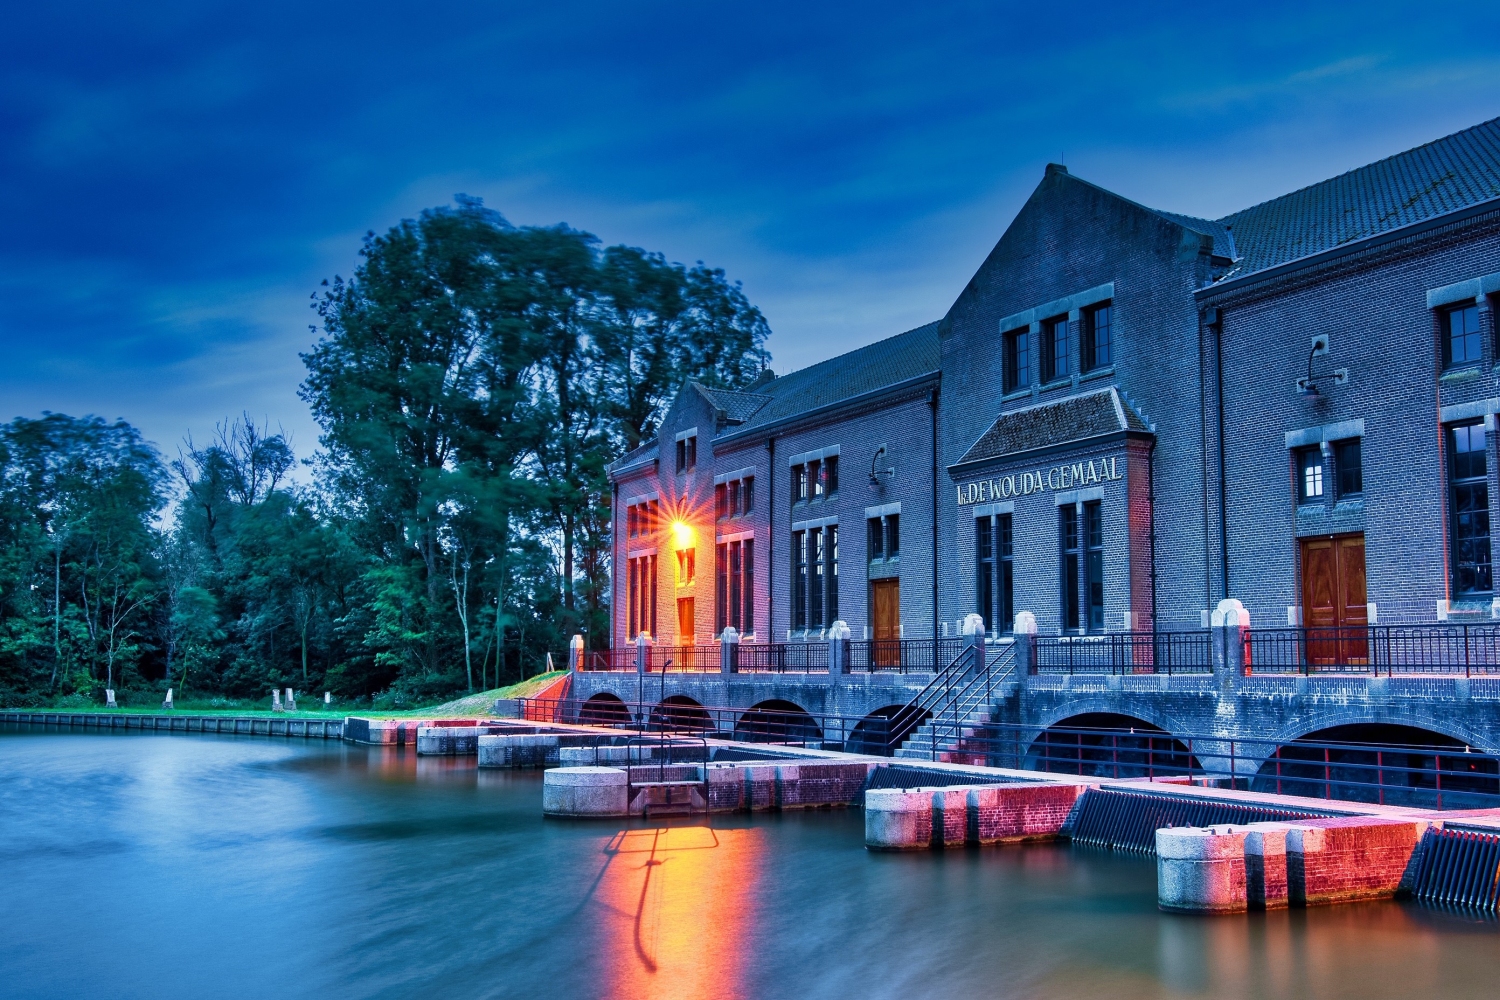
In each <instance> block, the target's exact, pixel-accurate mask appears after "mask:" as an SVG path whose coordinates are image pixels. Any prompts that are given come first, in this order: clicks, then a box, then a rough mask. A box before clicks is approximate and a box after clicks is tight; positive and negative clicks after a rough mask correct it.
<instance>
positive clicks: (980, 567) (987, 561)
mask: <svg viewBox="0 0 1500 1000" xmlns="http://www.w3.org/2000/svg"><path fill="white" fill-rule="evenodd" d="M974 550H975V553H976V555H977V560H976V562H977V567H976V572H975V584H976V586H975V604H976V610H977V611H978V612H979V617H981V618H983V619H984V630H985V632H991V631H993V630H994V620H993V618H994V609H995V532H994V522H993V521H992V519H990V518H988V517H981V518H977V519H975V521H974Z"/></svg>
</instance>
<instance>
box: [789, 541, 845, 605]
mask: <svg viewBox="0 0 1500 1000" xmlns="http://www.w3.org/2000/svg"><path fill="white" fill-rule="evenodd" d="M838 616H839V529H838V525H836V524H829V525H825V526H822V527H817V528H808V529H806V530H804V531H794V532H792V630H793V631H801V630H803V629H823V628H827V627H828V626H829V625H832V624H833V623H834V621H836V620H837V619H838Z"/></svg>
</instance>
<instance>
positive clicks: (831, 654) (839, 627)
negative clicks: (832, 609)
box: [828, 619, 851, 684]
mask: <svg viewBox="0 0 1500 1000" xmlns="http://www.w3.org/2000/svg"><path fill="white" fill-rule="evenodd" d="M850 638H851V633H850V631H849V626H848V624H847V623H845V622H844V621H843V619H840V620H838V621H836V622H834V623H833V624H832V625H830V626H829V627H828V683H829V684H837V683H838V678H839V675H840V674H847V673H848V672H849V640H850Z"/></svg>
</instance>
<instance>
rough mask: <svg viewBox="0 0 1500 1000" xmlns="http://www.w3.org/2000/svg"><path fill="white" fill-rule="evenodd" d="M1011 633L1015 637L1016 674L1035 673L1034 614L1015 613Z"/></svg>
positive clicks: (1025, 612) (1028, 674)
mask: <svg viewBox="0 0 1500 1000" xmlns="http://www.w3.org/2000/svg"><path fill="white" fill-rule="evenodd" d="M1011 634H1012V635H1014V636H1015V638H1016V676H1017V677H1028V676H1033V675H1035V674H1036V615H1034V614H1032V613H1031V612H1030V611H1021V612H1018V613H1017V614H1016V622H1015V625H1013V626H1012V627H1011Z"/></svg>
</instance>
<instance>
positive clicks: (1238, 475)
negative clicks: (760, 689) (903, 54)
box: [610, 119, 1500, 646]
mask: <svg viewBox="0 0 1500 1000" xmlns="http://www.w3.org/2000/svg"><path fill="white" fill-rule="evenodd" d="M1496 295H1500V119H1496V120H1493V121H1489V122H1486V123H1483V124H1481V125H1477V126H1475V127H1473V128H1471V129H1468V130H1466V131H1464V132H1460V133H1457V134H1455V135H1452V136H1448V137H1447V138H1444V139H1440V140H1438V141H1436V142H1433V143H1430V144H1428V145H1426V146H1422V147H1419V148H1417V149H1414V150H1410V151H1408V152H1405V153H1401V154H1399V155H1397V156H1394V157H1391V158H1389V159H1387V160H1383V161H1380V162H1379V163H1375V164H1371V165H1369V166H1367V167H1362V168H1360V169H1358V170H1354V171H1351V172H1350V173H1347V174H1344V175H1342V176H1340V177H1336V178H1333V179H1331V180H1328V181H1324V182H1322V183H1320V184H1315V185H1312V186H1311V187H1308V188H1305V189H1303V190H1301V191H1297V192H1294V193H1292V194H1289V195H1285V196H1283V197H1281V198H1277V199H1274V200H1272V201H1269V202H1266V203H1264V204H1262V205H1257V206H1254V207H1252V208H1248V209H1246V210H1244V211H1241V212H1237V213H1235V214H1233V215H1231V216H1228V217H1226V218H1223V219H1218V220H1207V219H1195V218H1189V217H1187V216H1183V215H1177V214H1173V213H1170V212H1164V211H1158V210H1155V209H1150V208H1146V207H1144V206H1142V205H1139V204H1136V203H1135V202H1132V201H1130V200H1128V199H1126V198H1123V197H1121V196H1120V195H1117V194H1114V193H1112V192H1109V191H1106V190H1104V189H1102V188H1099V187H1097V186H1095V185H1093V184H1090V183H1088V182H1087V181H1085V180H1082V179H1080V178H1077V177H1074V176H1072V175H1071V174H1070V173H1069V172H1068V171H1067V170H1066V169H1065V168H1064V167H1061V166H1057V165H1049V166H1048V167H1047V169H1046V172H1045V174H1044V176H1043V178H1042V180H1041V183H1040V184H1039V185H1038V186H1037V188H1036V190H1035V191H1034V192H1033V193H1032V195H1031V197H1030V198H1029V199H1028V200H1027V202H1026V204H1025V205H1024V206H1023V207H1022V208H1021V210H1020V212H1019V213H1018V214H1017V216H1016V218H1015V220H1014V221H1013V222H1012V223H1011V225H1010V227H1009V228H1008V229H1007V230H1006V231H1005V233H1004V235H1003V236H1001V238H1000V240H999V242H998V243H997V244H996V246H995V247H994V249H993V250H992V251H991V252H990V254H989V256H988V257H987V258H986V260H985V261H984V262H983V263H982V264H981V265H980V267H979V269H978V271H977V272H976V273H975V274H974V276H973V278H972V279H971V280H970V281H969V283H968V285H967V286H966V287H965V289H964V291H963V293H962V294H961V295H960V296H959V297H958V299H957V301H956V302H954V304H953V306H952V307H951V308H950V309H949V310H948V313H947V315H946V316H944V317H943V319H942V320H941V321H939V322H936V323H932V324H929V325H927V326H923V327H919V328H917V329H915V330H910V331H908V332H906V333H902V334H900V335H898V336H895V337H892V338H889V339H887V340H883V341H880V342H878V343H875V344H872V345H869V346H867V347H863V348H860V349H859V350H856V351H851V352H849V353H848V354H844V355H841V356H839V357H836V358H832V359H830V360H828V361H825V362H823V363H821V364H818V365H814V366H812V367H810V368H807V369H805V370H803V371H799V372H794V373H792V374H789V375H785V376H781V377H779V378H778V377H774V376H772V375H771V373H769V372H767V373H765V374H764V375H763V376H762V377H761V378H760V379H759V380H757V381H756V382H755V383H753V384H751V385H749V386H747V387H745V388H744V389H743V390H741V391H737V392H729V391H724V390H718V389H710V388H707V387H704V386H701V385H698V384H695V383H689V384H688V385H686V386H684V387H683V389H682V391H681V392H680V393H679V395H678V397H677V398H676V400H675V402H674V403H673V404H672V406H671V407H670V409H669V411H668V412H667V414H666V415H665V417H664V418H663V421H662V425H661V429H660V435H659V438H658V440H657V441H655V442H652V443H650V444H647V445H645V446H643V447H641V448H639V449H637V450H635V451H633V452H631V453H630V454H628V455H625V456H623V457H622V458H621V459H619V460H618V461H617V462H615V463H614V464H613V465H612V466H611V469H610V474H611V477H612V481H613V483H614V488H615V501H616V502H615V518H616V522H615V543H614V544H615V552H614V572H615V581H614V593H615V595H616V596H615V600H614V608H615V618H614V628H613V642H614V644H615V645H617V646H619V645H623V644H625V643H626V642H627V641H628V640H629V639H630V638H631V637H633V636H634V635H635V634H636V633H637V632H639V631H642V630H645V631H649V632H651V633H652V635H653V636H654V637H656V638H657V640H658V641H662V642H669V643H672V644H679V645H680V644H689V643H692V642H696V643H700V644H701V643H707V642H711V641H713V639H714V637H716V636H717V635H719V634H721V632H722V630H723V628H724V627H725V626H727V625H733V626H734V627H735V628H736V630H737V631H738V632H739V633H741V634H742V635H744V636H746V638H747V639H752V638H753V640H755V641H761V642H765V641H776V642H785V641H788V640H791V641H796V640H797V639H800V638H817V637H820V636H822V635H823V634H824V633H825V630H826V629H827V627H828V626H829V625H831V624H832V623H833V621H835V620H843V621H845V622H847V623H848V624H849V626H850V627H851V629H852V631H853V633H854V636H855V638H862V637H867V638H871V639H881V638H896V637H907V638H930V637H934V636H938V637H941V636H944V635H950V634H955V633H956V631H957V628H958V623H959V621H960V620H961V619H962V618H963V617H964V616H965V615H967V614H970V613H976V612H977V613H979V614H981V615H983V617H984V618H985V620H986V624H987V626H988V629H989V630H990V631H991V632H1004V631H1006V630H1007V629H1008V628H1009V627H1010V623H1011V621H1012V619H1013V618H1014V615H1015V613H1016V612H1018V611H1022V610H1026V611H1031V612H1032V613H1033V614H1035V615H1036V617H1037V620H1038V623H1039V626H1040V629H1041V631H1042V632H1043V633H1052V634H1057V633H1091V632H1118V631H1127V630H1130V631H1139V630H1147V629H1151V628H1153V627H1154V628H1157V629H1160V630H1179V629H1191V628H1198V627H1201V626H1203V625H1205V624H1206V623H1207V622H1206V619H1207V616H1208V611H1209V609H1211V608H1212V607H1214V606H1215V605H1216V604H1217V603H1218V601H1219V600H1220V599H1222V598H1224V597H1226V596H1232V597H1235V598H1238V599H1240V600H1241V601H1243V602H1244V604H1245V605H1246V606H1247V607H1248V608H1249V610H1250V613H1251V618H1252V623H1253V624H1255V625H1257V626H1268V625H1287V624H1303V623H1305V624H1308V625H1314V624H1351V625H1352V624H1360V623H1364V622H1366V621H1377V620H1378V621H1381V622H1386V623H1391V622H1415V621H1434V620H1443V619H1451V618H1464V617H1466V616H1472V617H1474V618H1484V619H1489V618H1490V617H1491V615H1492V613H1493V612H1492V608H1494V607H1497V606H1500V605H1497V604H1496V603H1495V593H1494V586H1493V578H1492V577H1493V574H1492V569H1491V562H1492V557H1491V546H1490V538H1489V534H1490V524H1491V521H1492V505H1495V504H1497V503H1500V499H1497V498H1500V482H1497V480H1496V475H1497V466H1500V462H1497V458H1500V456H1497V455H1496V453H1495V450H1494V449H1495V447H1496V445H1495V435H1494V434H1493V433H1492V432H1493V430H1494V426H1495V414H1496V413H1497V412H1500V344H1497V339H1496V327H1495V320H1494V310H1493V307H1492V304H1493V297H1494V296H1496Z"/></svg>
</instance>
